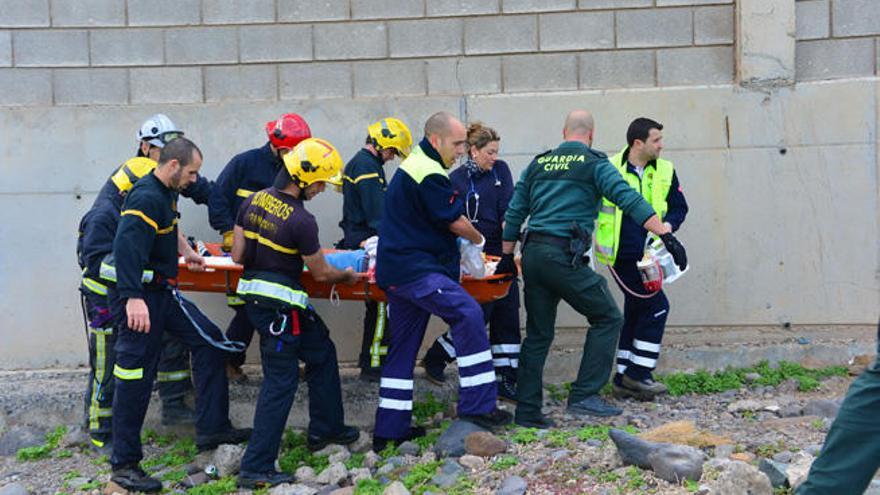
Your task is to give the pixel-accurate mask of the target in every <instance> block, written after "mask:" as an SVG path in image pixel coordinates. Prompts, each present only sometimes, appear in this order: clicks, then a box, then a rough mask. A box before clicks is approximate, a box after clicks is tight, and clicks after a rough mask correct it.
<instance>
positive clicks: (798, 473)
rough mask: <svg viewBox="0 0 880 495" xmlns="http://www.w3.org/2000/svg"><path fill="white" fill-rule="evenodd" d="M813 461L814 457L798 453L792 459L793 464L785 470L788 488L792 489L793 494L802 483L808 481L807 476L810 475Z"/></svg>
mask: <svg viewBox="0 0 880 495" xmlns="http://www.w3.org/2000/svg"><path fill="white" fill-rule="evenodd" d="M813 459H814V457H813V456H811V455H810V454H807V453H806V452H798V453H797V454H795V455H794V456H793V457H792V459H791V464H789V465H788V469H786V470H785V476H786V477H787V478H788V486H790V487H791V490H792V492H794V491H796V490H797V488H798V487H799V486H800V485H801V483H803V482H804V481H805V480H806V479H807V475H808V474H810V466H812V465H813Z"/></svg>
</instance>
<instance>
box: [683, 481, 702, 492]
mask: <svg viewBox="0 0 880 495" xmlns="http://www.w3.org/2000/svg"><path fill="white" fill-rule="evenodd" d="M684 489H685V490H687V491H688V493H696V491H697V490H699V489H700V483H699V482H698V481H694V480H684Z"/></svg>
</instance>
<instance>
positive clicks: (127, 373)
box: [113, 364, 144, 380]
mask: <svg viewBox="0 0 880 495" xmlns="http://www.w3.org/2000/svg"><path fill="white" fill-rule="evenodd" d="M113 376H115V377H116V378H119V379H120V380H140V379H141V378H143V377H144V369H143V368H135V369H133V370H127V369H125V368H123V367H122V366H119V365H118V364H117V365H115V366H113Z"/></svg>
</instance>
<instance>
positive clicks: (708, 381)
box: [657, 361, 847, 396]
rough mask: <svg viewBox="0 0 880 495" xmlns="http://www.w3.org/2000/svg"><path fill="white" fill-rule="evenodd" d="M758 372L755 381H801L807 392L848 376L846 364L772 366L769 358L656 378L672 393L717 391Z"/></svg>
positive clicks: (734, 387) (740, 383)
mask: <svg viewBox="0 0 880 495" xmlns="http://www.w3.org/2000/svg"><path fill="white" fill-rule="evenodd" d="M749 373H757V374H758V375H760V377H759V378H758V379H757V380H755V381H754V382H753V383H754V384H755V385H763V386H772V387H775V386H777V385H779V384H780V383H782V382H784V381H786V380H795V381H797V382H798V390H800V391H802V392H808V391H811V390H815V389H817V388H818V387H819V384H820V380H822V379H825V378H829V377H832V376H847V368H846V367H844V366H828V367H825V368H819V369H811V368H804V367H803V366H801V365H800V364H797V363H792V362H789V361H780V362H779V363H778V364H777V365H776V366H775V367H771V366H770V364H769V363H768V362H767V361H761V362H760V363H758V364H757V365H755V366H753V367H750V368H728V369H726V370H723V371H716V372H714V373H710V372H708V371H704V370H700V371H697V372H695V373H670V374H668V375H658V376H657V381H659V382H662V383H664V384H666V386H667V387H669V395H672V396H679V395H686V394H715V393H720V392H724V391H727V390H737V389H739V388H741V387H742V386H743V385H744V384H745V375H747V374H749Z"/></svg>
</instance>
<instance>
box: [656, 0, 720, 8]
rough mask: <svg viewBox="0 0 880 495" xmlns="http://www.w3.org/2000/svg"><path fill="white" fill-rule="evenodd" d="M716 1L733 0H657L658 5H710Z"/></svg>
mask: <svg viewBox="0 0 880 495" xmlns="http://www.w3.org/2000/svg"><path fill="white" fill-rule="evenodd" d="M716 3H733V0H657V6H658V7H670V6H676V5H712V4H716Z"/></svg>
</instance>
